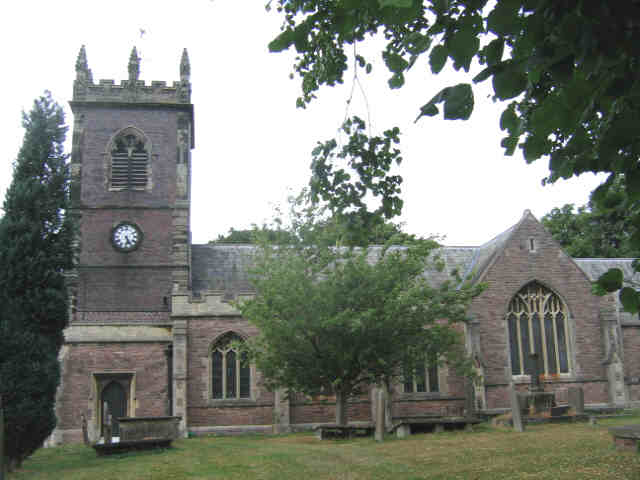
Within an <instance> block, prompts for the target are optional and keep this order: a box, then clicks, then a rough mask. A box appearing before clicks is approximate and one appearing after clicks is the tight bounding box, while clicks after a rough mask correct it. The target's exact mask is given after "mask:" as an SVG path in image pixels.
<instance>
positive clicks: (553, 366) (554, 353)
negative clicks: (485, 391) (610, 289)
mask: <svg viewBox="0 0 640 480" xmlns="http://www.w3.org/2000/svg"><path fill="white" fill-rule="evenodd" d="M568 317H569V316H568V314H567V307H566V306H565V304H564V302H563V301H562V300H561V299H560V297H559V296H558V295H556V294H555V293H554V292H552V291H551V290H549V289H548V288H546V287H545V286H543V285H541V284H539V283H538V282H531V283H529V284H527V285H526V286H525V287H524V288H522V290H520V291H519V292H518V293H517V294H516V295H515V296H514V297H513V298H512V299H511V302H510V303H509V309H508V311H507V324H508V326H509V347H510V351H511V372H512V374H513V375H528V374H530V373H531V372H533V367H534V366H533V364H532V361H533V359H532V357H531V354H532V353H536V354H537V355H538V358H539V366H540V367H539V372H540V373H541V374H543V375H555V374H559V373H569V369H570V368H571V367H570V360H569V338H568V337H569V328H568Z"/></svg>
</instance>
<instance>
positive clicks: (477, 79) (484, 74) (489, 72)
mask: <svg viewBox="0 0 640 480" xmlns="http://www.w3.org/2000/svg"><path fill="white" fill-rule="evenodd" d="M498 71H499V69H498V68H496V66H495V65H493V66H491V67H487V68H485V69H484V70H482V71H481V72H480V73H479V74H477V75H476V76H475V77H473V83H480V82H483V81H485V80H486V79H487V78H489V77H490V76H491V75H494V74H495V73H496V72H498Z"/></svg>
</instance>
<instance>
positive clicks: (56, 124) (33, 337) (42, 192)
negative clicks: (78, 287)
mask: <svg viewBox="0 0 640 480" xmlns="http://www.w3.org/2000/svg"><path fill="white" fill-rule="evenodd" d="M23 126H24V128H25V136H24V140H23V144H22V147H21V149H20V152H19V153H18V158H17V159H16V161H15V163H14V167H13V180H12V183H11V186H10V187H9V189H8V191H7V194H6V198H5V201H4V216H3V217H2V219H0V265H2V268H0V394H2V396H3V404H4V407H5V441H6V447H5V457H7V460H8V464H9V465H10V466H13V467H16V466H19V465H20V464H21V463H22V461H23V460H24V459H25V458H26V457H27V456H29V455H30V454H31V453H33V452H34V451H35V450H36V449H37V448H38V447H40V446H41V445H42V443H43V442H44V440H45V439H46V438H47V436H48V435H49V434H50V433H51V432H52V430H53V428H54V427H55V414H54V401H55V393H56V388H57V386H58V383H59V379H60V371H59V366H58V360H57V357H58V352H59V350H60V347H61V346H62V342H63V340H64V337H63V333H62V332H63V329H64V328H65V326H66V325H67V315H68V295H67V289H66V282H65V272H68V271H69V270H70V269H71V267H72V263H73V252H72V240H73V234H74V233H73V222H72V219H71V216H70V214H69V171H68V165H67V163H66V159H67V155H65V154H64V148H63V142H64V139H65V134H66V130H67V127H66V126H65V125H64V112H63V110H62V108H61V107H60V106H59V105H58V104H57V103H56V102H55V101H54V100H53V99H52V98H51V94H50V93H49V92H46V93H45V95H44V96H42V97H40V98H38V99H37V100H35V102H34V105H33V109H32V110H31V111H30V112H29V114H23Z"/></svg>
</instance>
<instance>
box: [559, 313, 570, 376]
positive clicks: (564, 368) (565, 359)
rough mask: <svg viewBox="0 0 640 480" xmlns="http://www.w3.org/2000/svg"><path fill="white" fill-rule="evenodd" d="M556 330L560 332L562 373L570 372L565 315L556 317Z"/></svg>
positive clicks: (560, 314)
mask: <svg viewBox="0 0 640 480" xmlns="http://www.w3.org/2000/svg"><path fill="white" fill-rule="evenodd" d="M556 330H557V332H558V360H559V361H560V362H559V363H560V372H561V373H567V372H569V359H568V357H567V338H566V335H565V331H564V315H563V314H562V313H559V314H558V315H557V317H556Z"/></svg>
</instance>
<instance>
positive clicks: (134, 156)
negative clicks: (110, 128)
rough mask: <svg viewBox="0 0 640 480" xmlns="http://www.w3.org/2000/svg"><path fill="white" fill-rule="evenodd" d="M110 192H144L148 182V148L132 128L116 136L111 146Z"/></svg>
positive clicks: (143, 139) (142, 138) (140, 134)
mask: <svg viewBox="0 0 640 480" xmlns="http://www.w3.org/2000/svg"><path fill="white" fill-rule="evenodd" d="M109 153H110V156H111V171H110V184H109V187H110V188H111V189H112V190H145V189H146V188H147V185H148V182H149V153H150V152H149V147H148V145H147V142H146V141H145V138H144V136H143V135H142V133H141V132H139V131H138V130H137V129H135V128H133V127H129V128H126V129H125V130H123V131H122V132H120V133H119V134H118V136H117V137H116V138H115V139H114V140H113V142H112V144H111V151H110V152H109Z"/></svg>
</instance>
